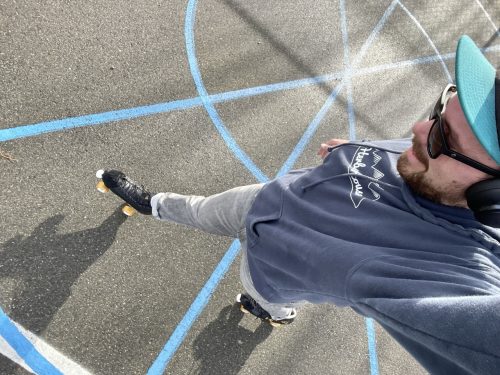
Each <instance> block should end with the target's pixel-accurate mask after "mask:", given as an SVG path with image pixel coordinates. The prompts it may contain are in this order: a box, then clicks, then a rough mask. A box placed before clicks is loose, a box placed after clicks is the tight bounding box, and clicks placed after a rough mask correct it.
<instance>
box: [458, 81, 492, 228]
mask: <svg viewBox="0 0 500 375" xmlns="http://www.w3.org/2000/svg"><path fill="white" fill-rule="evenodd" d="M495 118H496V122H497V134H498V143H499V144H500V78H499V77H498V71H497V77H496V78H495ZM465 197H466V198H467V204H468V205H469V208H470V209H471V210H472V211H473V212H474V217H475V218H476V219H477V220H478V221H479V222H481V223H483V224H485V225H488V226H490V227H493V228H500V178H493V179H489V180H483V181H480V182H478V183H475V184H474V185H472V186H471V187H469V188H468V189H467V191H466V192H465Z"/></svg>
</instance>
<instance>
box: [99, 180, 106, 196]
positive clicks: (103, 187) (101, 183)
mask: <svg viewBox="0 0 500 375" xmlns="http://www.w3.org/2000/svg"><path fill="white" fill-rule="evenodd" d="M97 190H99V191H100V192H101V193H108V192H109V188H108V187H107V186H106V185H105V184H104V181H103V180H101V181H99V182H98V183H97Z"/></svg>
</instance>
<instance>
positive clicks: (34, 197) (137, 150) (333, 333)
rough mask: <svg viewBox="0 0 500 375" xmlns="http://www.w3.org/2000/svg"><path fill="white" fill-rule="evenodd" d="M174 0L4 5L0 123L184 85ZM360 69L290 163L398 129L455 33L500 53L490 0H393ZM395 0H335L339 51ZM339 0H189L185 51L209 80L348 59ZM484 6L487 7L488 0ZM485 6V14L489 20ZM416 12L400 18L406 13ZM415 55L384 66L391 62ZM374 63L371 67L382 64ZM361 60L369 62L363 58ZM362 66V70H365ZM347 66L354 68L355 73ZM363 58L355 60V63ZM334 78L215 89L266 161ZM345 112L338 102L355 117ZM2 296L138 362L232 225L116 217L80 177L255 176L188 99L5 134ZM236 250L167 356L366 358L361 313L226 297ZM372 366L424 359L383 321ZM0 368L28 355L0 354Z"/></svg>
mask: <svg viewBox="0 0 500 375" xmlns="http://www.w3.org/2000/svg"><path fill="white" fill-rule="evenodd" d="M187 3H188V2H187V1H182V2H179V1H136V2H128V1H123V0H121V1H116V2H106V1H98V0H92V1H85V2H84V1H76V2H68V1H56V0H50V1H44V2H41V1H30V2H16V1H10V2H3V3H1V4H0V93H1V94H0V130H2V129H10V128H15V127H21V126H25V125H29V124H38V123H41V122H45V121H50V120H59V119H66V118H68V117H74V116H82V115H87V114H99V113H102V112H107V111H113V110H121V109H126V108H135V107H139V106H144V105H149V104H156V103H167V102H173V101H175V100H184V99H191V98H197V97H198V96H199V94H198V92H197V90H196V86H195V84H194V82H193V78H192V75H191V72H190V68H189V63H188V55H187V51H186V45H185V38H186V35H185V28H184V27H185V25H184V22H185V16H186V9H187ZM402 3H403V5H404V7H405V8H406V9H407V11H408V12H406V11H405V10H404V8H403V7H402V6H401V5H396V7H395V8H394V11H393V12H392V14H390V15H389V17H388V18H387V22H386V23H385V24H384V25H383V27H382V28H381V30H380V32H379V33H378V34H377V35H376V36H375V38H374V39H373V43H372V44H371V45H370V46H369V48H368V49H367V50H366V53H365V55H364V56H363V58H362V59H360V61H359V64H358V65H357V66H356V67H355V68H357V69H358V70H354V72H355V75H354V76H353V78H352V97H350V96H349V95H348V94H347V91H346V89H343V90H342V91H341V92H340V94H339V96H338V97H337V99H336V101H335V102H334V104H333V105H332V106H331V108H329V110H328V112H327V113H326V115H325V117H324V118H323V119H322V121H321V123H320V126H319V127H318V129H317V130H316V131H315V133H314V135H313V136H312V137H311V139H310V141H309V142H308V144H307V146H306V147H305V149H304V151H303V152H302V153H301V155H300V156H299V158H298V160H297V161H296V163H295V165H294V167H297V168H298V167H305V166H312V165H317V164H319V163H320V160H319V159H318V157H317V156H316V150H317V148H318V146H319V144H320V142H321V141H324V140H326V139H329V138H332V137H343V138H347V137H349V116H348V112H347V110H346V108H347V103H348V102H352V103H353V108H354V114H355V117H354V120H355V122H354V123H355V132H356V137H357V138H359V139H362V138H371V139H380V138H395V137H402V136H409V135H410V126H411V124H412V123H413V122H414V121H416V120H418V119H422V118H424V117H426V116H427V113H428V111H429V108H430V106H431V105H432V104H433V103H434V101H435V97H436V95H437V94H438V93H439V92H440V90H441V89H442V87H443V86H444V85H445V84H446V83H447V80H448V79H447V76H446V73H445V71H444V69H443V66H442V64H441V63H440V62H439V60H438V59H437V58H435V59H434V60H433V61H427V62H425V63H419V62H421V61H420V60H415V59H417V58H421V57H425V56H436V51H435V49H434V48H433V46H432V44H431V41H432V43H433V44H434V46H435V48H436V49H437V50H438V51H439V53H441V54H442V55H443V56H444V57H445V60H444V64H445V65H446V67H447V68H448V69H449V71H450V74H451V76H452V77H453V76H454V60H453V57H452V56H451V57H450V56H448V57H446V56H447V54H450V53H453V52H454V50H455V46H456V41H457V39H458V37H459V36H460V35H461V34H464V33H465V34H468V35H470V36H471V37H472V38H473V39H474V40H475V41H476V43H477V44H478V45H480V46H481V47H490V48H492V49H491V50H490V51H489V52H488V53H487V56H488V58H489V59H490V61H491V62H492V63H494V64H495V65H496V66H499V65H500V47H499V46H500V38H499V36H498V32H496V31H495V27H498V26H499V25H500V5H499V3H498V2H497V1H494V0H480V1H479V0H478V1H465V0H460V1H459V0H452V1H447V2H436V1H413V2H410V1H403V2H402ZM390 4H391V2H390V1H366V2H356V1H347V2H346V3H345V8H346V18H345V19H346V25H347V31H348V48H349V58H350V62H351V63H352V62H354V61H355V60H356V56H357V55H358V54H359V53H360V50H361V49H362V46H363V45H364V44H365V43H366V41H367V38H368V37H369V35H370V34H371V33H372V31H373V29H374V28H375V26H376V25H377V23H378V22H379V21H380V19H381V17H382V16H383V14H384V12H386V10H387V9H388V7H389V6H390ZM340 5H341V3H339V2H338V1H334V2H331V1H323V0H320V1H314V2H311V1H302V0H294V1H288V0H287V1H276V2H268V1H262V0H261V1H258V0H251V1H236V0H203V1H199V2H198V5H197V9H196V24H195V29H194V32H195V43H196V44H195V45H196V59H197V63H198V65H199V68H200V71H201V77H202V79H203V82H204V84H205V86H206V89H207V91H208V93H209V94H223V93H226V92H230V91H236V90H242V89H247V88H254V87H257V86H266V87H268V86H269V85H271V84H277V83H282V82H289V81H293V80H299V79H304V78H310V77H316V76H321V75H325V74H331V73H342V71H343V70H344V42H343V37H342V28H341V25H342V17H341V13H340ZM482 7H483V8H484V10H483V8H482ZM488 16H489V18H488ZM412 17H413V18H414V19H412ZM403 61H412V62H411V63H408V64H398V65H393V66H391V67H389V66H385V65H387V64H394V63H400V62H403ZM380 66H385V68H384V69H382V68H377V67H380ZM367 68H372V71H371V72H367V70H366V69H367ZM360 69H365V70H360ZM356 72H357V73H356ZM356 74H358V75H356ZM339 84H340V79H337V80H331V81H328V82H325V83H322V84H316V85H307V86H302V87H299V88H295V89H291V90H278V91H274V92H270V93H265V94H261V95H255V96H249V97H244V98H239V99H233V100H227V101H224V102H221V103H217V104H215V108H216V109H217V111H218V113H219V116H220V118H221V119H222V121H223V123H224V125H225V126H226V127H227V129H228V130H229V131H230V132H231V134H232V136H233V137H234V139H235V141H236V142H237V143H238V144H239V146H240V147H241V148H242V149H243V150H244V151H245V152H246V153H247V154H248V155H249V156H250V157H251V158H252V160H253V161H254V162H255V164H256V165H257V166H259V168H261V170H262V171H263V172H264V173H265V174H266V175H268V176H270V177H272V176H274V175H276V173H277V172H278V170H279V169H280V168H281V166H282V165H283V163H284V162H285V161H286V159H287V158H288V156H289V155H290V154H291V152H292V150H293V149H294V147H295V145H296V144H297V142H298V141H299V140H300V139H301V137H302V135H303V133H304V131H305V130H306V129H307V127H308V126H309V124H310V123H311V121H312V120H313V119H314V118H315V116H316V115H317V114H318V112H319V110H320V109H321V107H322V106H323V104H324V103H325V101H326V99H327V97H328V96H329V95H330V93H331V91H332V90H333V89H334V88H335V87H337V85H339ZM351 120H353V119H351ZM0 150H1V151H2V152H3V153H4V154H5V153H8V154H9V155H11V156H12V157H13V158H15V159H16V160H15V161H13V162H11V161H9V160H7V159H6V158H4V157H2V158H0V196H1V199H0V210H1V211H2V219H1V221H0V222H1V229H2V230H1V231H0V289H1V293H0V307H1V309H2V310H3V311H4V312H5V314H7V315H8V316H9V318H10V319H11V320H12V321H14V322H16V323H18V324H20V325H21V326H22V327H24V328H25V329H27V330H28V331H30V332H33V333H34V334H36V335H37V336H38V337H40V338H41V339H43V340H44V341H45V342H46V343H47V344H49V345H50V346H51V347H53V348H54V349H55V350H57V351H58V352H60V353H61V354H62V355H64V356H65V357H67V358H69V359H71V360H72V361H74V363H77V364H79V365H80V366H82V367H83V368H85V369H87V370H88V371H89V372H90V373H93V374H145V373H146V372H147V371H148V369H149V368H150V366H151V365H152V363H153V362H154V361H155V359H156V358H157V357H158V355H159V353H160V351H161V350H162V348H163V347H164V345H165V343H166V342H167V340H168V339H169V337H170V335H171V334H172V332H173V331H174V330H175V328H176V327H177V325H178V324H179V322H180V321H181V319H182V318H183V316H184V314H185V312H186V311H187V309H188V308H189V306H190V305H191V303H192V302H193V300H194V299H195V298H196V296H197V295H198V293H199V291H200V289H201V288H202V287H203V285H204V284H205V282H206V280H207V279H208V278H209V277H210V275H211V274H212V272H213V270H214V268H215V267H216V265H217V264H218V263H219V261H220V260H221V258H222V257H223V256H224V254H225V252H226V250H227V249H228V247H229V245H230V244H231V239H227V238H219V237H214V236H211V235H207V234H204V233H201V232H199V231H195V230H191V229H189V228H183V227H180V226H176V225H170V224H164V223H160V222H156V221H154V220H151V219H150V218H146V217H133V218H130V219H125V218H124V217H123V216H122V215H121V213H120V212H119V211H117V207H118V204H119V200H118V199H116V198H115V197H113V196H110V195H103V194H99V193H98V192H97V191H96V190H95V183H96V182H97V181H96V178H95V175H94V174H95V171H96V170H97V169H100V168H103V167H106V168H120V169H122V170H124V171H126V172H127V173H128V174H129V175H130V176H131V177H132V178H134V179H135V180H137V181H140V182H141V183H144V184H145V185H147V187H149V188H150V189H151V190H153V191H176V192H182V193H187V194H201V195H207V194H212V193H216V192H219V191H223V190H226V189H228V188H231V187H233V186H236V185H242V184H249V183H254V182H256V179H255V177H254V176H253V175H252V173H251V172H250V171H249V170H247V168H245V166H244V165H243V164H242V163H241V162H240V161H239V160H238V159H237V158H236V157H235V156H234V154H233V152H232V151H231V150H230V149H229V148H228V146H227V145H226V143H225V142H224V141H223V140H222V139H221V136H220V134H219V133H218V132H217V130H216V129H215V127H214V125H213V122H212V120H211V118H210V117H209V115H208V114H207V111H206V110H205V108H204V107H203V106H201V105H196V106H192V107H189V108H185V109H180V110H175V111H167V112H164V113H159V114H155V115H150V116H146V117H139V118H131V119H127V120H122V121H113V122H107V123H105V124H100V125H95V126H85V127H81V128H74V129H70V130H65V131H57V132H51V133H47V134H41V135H36V136H32V137H27V138H18V139H13V140H9V141H5V142H2V143H0ZM237 270H238V259H237V260H236V261H235V262H234V263H233V264H232V266H231V267H230V269H229V271H228V273H227V274H226V276H225V277H224V278H223V280H222V281H221V283H220V284H219V286H218V287H217V289H216V290H215V292H214V294H213V296H212V298H211V299H210V301H209V302H208V304H207V306H206V307H205V309H204V310H203V311H202V313H201V314H200V316H199V317H198V319H197V320H196V321H195V322H194V324H193V326H192V328H191V329H190V330H189V332H188V334H187V336H186V338H185V339H184V340H183V341H182V343H181V345H180V347H179V349H178V350H177V352H176V353H175V355H174V357H173V359H172V360H171V361H170V363H169V364H168V367H167V368H166V370H165V373H167V374H196V373H202V374H369V373H370V372H371V373H372V374H373V373H374V372H373V371H374V370H373V363H372V365H370V361H369V355H368V340H367V335H366V327H365V322H364V319H363V318H362V317H360V316H358V315H357V314H355V313H354V312H352V311H350V310H348V309H340V308H336V307H333V306H307V307H306V308H304V310H303V311H301V313H300V315H299V317H298V319H297V321H296V322H295V323H294V324H293V325H292V326H290V327H287V328H285V329H282V330H271V329H270V328H269V327H268V326H265V325H261V324H260V323H259V322H258V321H256V320H254V319H252V318H249V317H247V316H245V317H243V316H242V314H241V313H240V312H239V311H238V310H236V309H235V308H234V306H232V304H233V300H234V296H235V295H236V294H237V293H238V292H240V291H241V285H240V283H239V279H238V271H237ZM376 339H377V342H376V348H377V359H378V371H377V372H375V373H380V374H404V375H410V374H423V373H425V371H424V370H423V369H422V368H421V367H420V366H419V365H418V364H417V363H416V361H415V360H414V359H413V358H411V357H410V356H409V355H408V354H407V353H406V352H405V351H404V350H403V349H402V348H400V347H399V345H398V344H397V343H396V342H395V341H394V340H393V339H392V338H391V337H390V336H389V335H387V334H386V333H385V332H384V331H383V330H382V329H380V327H378V326H377V328H376ZM0 373H1V374H25V373H28V372H27V370H25V369H23V368H22V367H21V366H19V365H18V364H15V363H14V362H12V361H10V360H8V359H7V358H5V357H1V356H0Z"/></svg>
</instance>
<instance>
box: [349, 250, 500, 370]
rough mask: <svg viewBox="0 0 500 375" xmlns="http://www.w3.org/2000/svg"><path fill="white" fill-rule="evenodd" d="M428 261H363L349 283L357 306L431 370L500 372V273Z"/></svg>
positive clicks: (358, 310)
mask: <svg viewBox="0 0 500 375" xmlns="http://www.w3.org/2000/svg"><path fill="white" fill-rule="evenodd" d="M424 263H426V264H423V262H422V261H415V260H408V259H405V260H402V259H400V258H397V259H395V257H385V258H382V259H381V258H379V259H372V260H370V261H366V262H364V263H363V264H362V265H361V266H360V267H358V268H357V269H356V270H355V272H353V274H352V275H351V277H350V282H349V283H348V286H347V287H348V293H349V298H350V301H351V303H352V307H353V308H354V310H355V311H357V312H359V313H360V314H362V315H364V316H367V317H371V318H373V319H375V320H376V321H377V322H378V323H380V325H381V326H382V327H384V328H385V329H386V331H387V332H388V333H389V334H390V335H392V336H393V337H394V338H395V339H396V340H397V341H398V342H399V343H400V344H401V345H402V346H403V347H404V348H405V349H406V350H407V351H408V352H409V353H410V354H411V355H413V356H414V357H415V359H416V360H417V361H419V362H420V363H421V364H422V366H423V367H424V368H426V369H427V370H428V371H429V372H430V373H431V374H470V375H472V374H474V375H477V374H481V375H490V374H491V375H493V374H496V375H497V374H499V369H500V291H499V289H498V277H499V275H498V274H497V275H496V277H491V276H490V275H487V274H486V273H484V272H481V273H474V272H468V271H466V267H464V266H463V265H457V264H446V263H444V264H440V265H439V269H438V268H436V267H431V268H430V269H429V264H428V261H425V262H424ZM389 265H390V267H388V266H389ZM460 268H462V269H460ZM480 274H481V275H482V277H479V278H476V277H477V276H478V275H480ZM403 275H404V276H403Z"/></svg>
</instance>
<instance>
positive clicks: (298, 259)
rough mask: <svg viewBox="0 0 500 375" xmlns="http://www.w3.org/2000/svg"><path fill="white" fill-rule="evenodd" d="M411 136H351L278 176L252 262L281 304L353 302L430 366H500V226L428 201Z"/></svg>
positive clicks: (255, 216) (261, 215)
mask: <svg viewBox="0 0 500 375" xmlns="http://www.w3.org/2000/svg"><path fill="white" fill-rule="evenodd" d="M409 146H410V141H409V140H396V141H383V142H374V143H359V144H354V143H351V144H345V145H342V146H339V147H336V148H335V149H334V150H333V151H332V152H331V153H330V155H328V157H327V158H326V159H325V161H324V163H323V164H322V165H320V166H319V167H316V168H310V169H302V170H298V171H293V172H291V173H290V174H288V175H286V176H283V177H281V178H278V179H276V180H273V181H271V182H269V183H268V184H266V185H265V186H264V188H263V189H262V190H261V192H260V193H259V194H258V196H257V198H256V200H255V202H254V204H253V206H252V208H251V210H250V212H249V215H248V217H247V221H246V226H247V237H248V252H247V253H248V265H249V269H250V274H251V277H252V281H253V283H254V286H255V288H256V290H257V291H258V292H259V293H260V294H261V295H262V296H263V297H264V298H266V299H267V300H268V301H269V302H274V303H289V302H299V301H308V302H312V303H334V304H336V305H338V306H350V307H351V308H353V309H354V310H355V311H357V312H358V313H360V314H362V315H364V316H368V317H372V318H374V319H376V320H377V321H378V322H379V323H380V324H381V325H382V326H383V327H384V328H385V329H386V330H387V331H388V332H389V333H390V334H391V335H393V336H394V337H395V338H396V340H398V341H399V342H400V343H401V344H402V345H403V346H404V347H405V348H406V349H407V350H408V351H409V352H410V353H411V354H412V355H413V356H414V357H415V358H416V359H417V360H418V361H419V362H420V363H421V364H422V365H423V366H424V367H425V368H426V369H427V370H428V371H430V372H431V373H435V374H500V242H499V241H500V230H498V229H494V228H491V227H487V226H484V225H482V224H480V223H479V222H477V221H476V220H475V219H474V216H473V214H472V212H471V211H469V210H467V209H463V208H458V207H450V206H444V205H439V204H435V203H432V202H430V201H428V200H426V199H424V198H421V197H418V196H416V195H415V194H413V192H412V191H411V190H410V189H409V188H408V186H407V185H406V184H405V183H404V182H403V181H402V179H401V177H400V176H399V174H398V172H397V169H396V163H397V159H398V157H399V155H400V152H401V151H403V150H405V149H407V148H408V147H409Z"/></svg>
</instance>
